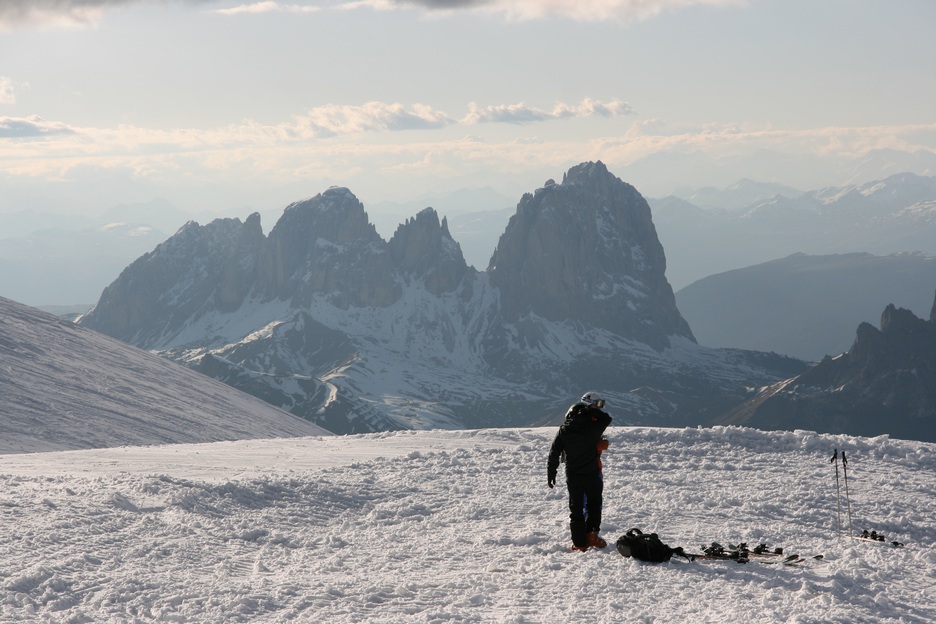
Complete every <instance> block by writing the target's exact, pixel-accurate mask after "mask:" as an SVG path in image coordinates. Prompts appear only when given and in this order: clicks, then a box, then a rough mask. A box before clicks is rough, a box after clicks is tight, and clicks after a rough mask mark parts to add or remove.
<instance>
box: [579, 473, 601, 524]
mask: <svg viewBox="0 0 936 624" xmlns="http://www.w3.org/2000/svg"><path fill="white" fill-rule="evenodd" d="M582 486H583V489H584V491H585V529H586V530H587V531H588V532H595V533H597V532H598V531H599V529H601V507H602V504H603V502H604V500H603V498H604V497H603V494H604V480H603V479H602V478H601V473H600V472H599V473H596V474H595V475H594V476H590V477H589V478H588V480H587V481H585V482H584V483H583V484H582Z"/></svg>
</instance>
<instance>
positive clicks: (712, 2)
mask: <svg viewBox="0 0 936 624" xmlns="http://www.w3.org/2000/svg"><path fill="white" fill-rule="evenodd" d="M746 3H747V0H593V1H590V2H582V1H581V0H356V1H353V2H348V3H346V4H345V5H344V6H346V7H349V8H357V7H371V8H373V9H376V10H382V11H388V10H398V9H410V10H414V9H415V10H423V11H429V12H435V13H454V12H456V11H474V12H478V13H487V14H495V15H497V14H500V15H503V16H504V17H506V18H507V19H511V20H518V21H524V20H535V19H543V18H547V17H554V16H555V17H562V18H567V19H572V20H575V21H582V22H601V21H613V22H620V23H629V22H633V21H637V20H642V19H648V18H651V17H654V16H656V15H659V14H660V13H663V12H665V11H675V10H679V9H684V8H687V7H691V6H712V7H723V6H741V5H745V4H746Z"/></svg>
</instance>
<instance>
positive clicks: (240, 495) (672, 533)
mask: <svg viewBox="0 0 936 624" xmlns="http://www.w3.org/2000/svg"><path fill="white" fill-rule="evenodd" d="M554 434H555V429H554V428H544V429H519V430H518V429H501V430H482V431H475V432H464V431H462V432H458V431H454V432H448V431H431V432H428V431H427V432H399V433H389V434H387V433H384V434H371V435H362V436H347V437H341V438H327V437H326V438H301V439H288V440H268V441H256V440H253V441H250V442H249V443H248V442H244V443H233V442H225V443H217V444H201V445H177V446H167V447H149V448H147V449H140V450H138V451H137V450H134V449H104V450H96V451H80V452H76V453H44V454H32V455H20V456H6V457H0V622H24V621H31V622H49V623H52V622H55V623H59V622H62V623H78V622H108V623H110V622H112V623H118V622H119V623H124V622H128V623H143V622H193V623H194V622H264V623H281V622H338V623H342V622H368V623H371V622H375V623H393V622H432V623H443V622H444V623H451V622H506V623H517V624H519V623H533V622H542V623H544V624H545V623H554V622H562V621H569V622H572V621H574V622H608V623H611V622H615V623H617V622H640V623H655V622H661V623H662V622H673V621H676V622H712V623H715V622H732V623H734V622H737V621H750V620H751V619H752V618H753V619H756V620H757V621H759V622H803V623H805V622H842V623H844V622H849V623H854V622H904V623H917V622H919V623H923V622H932V621H936V552H934V550H933V545H934V541H936V527H934V526H933V518H934V517H936V487H934V482H936V478H934V470H936V456H934V453H933V451H934V445H931V444H925V443H919V442H903V441H897V440H889V439H888V438H874V439H867V438H852V437H847V436H827V435H817V434H814V433H810V432H795V433H784V432H760V431H755V430H751V429H741V428H716V429H678V430H677V429H655V428H614V427H612V428H611V429H609V437H610V439H611V448H610V450H609V451H608V452H607V453H605V455H604V460H605V461H604V465H605V480H606V484H605V521H604V525H603V531H602V533H603V535H604V536H605V537H606V538H607V539H608V541H609V542H610V543H611V544H612V545H611V546H609V548H607V549H605V550H603V551H601V550H592V551H589V552H587V553H573V552H569V551H568V549H567V548H568V545H569V543H570V540H569V536H568V510H567V507H566V493H565V483H564V477H563V476H562V474H561V472H560V478H559V483H558V484H557V487H556V488H555V489H553V490H550V489H548V488H547V487H546V469H545V465H546V454H547V452H548V448H549V444H550V442H551V440H552V437H553V435H554ZM833 448H839V449H840V450H841V449H845V450H846V451H847V452H848V457H849V488H850V500H851V508H852V517H853V520H854V528H855V531H856V532H857V531H860V530H861V529H863V528H869V529H872V528H873V529H876V530H878V531H881V532H883V533H884V534H885V535H887V536H888V537H889V538H893V539H899V540H900V541H903V542H905V543H906V547H905V548H901V549H895V548H892V547H890V546H889V545H887V544H879V543H870V542H861V541H857V540H851V539H848V538H846V537H839V536H837V535H836V529H835V513H834V507H835V500H836V494H835V480H834V468H833V466H832V465H831V464H830V463H829V458H830V457H831V455H832V449H833ZM134 454H137V455H140V454H148V456H149V460H148V461H147V462H140V461H135V460H134V458H135V459H136V460H138V459H139V457H137V455H134ZM160 456H161V457H162V458H163V463H162V466H161V467H162V468H163V469H164V470H162V471H155V472H154V471H152V468H153V466H154V465H159V462H158V458H159V457H160ZM108 457H110V458H111V460H110V461H108V460H107V458H108ZM206 475H208V476H206ZM842 502H843V506H842V514H843V516H842V518H843V522H845V523H846V524H847V513H846V508H845V506H844V488H843V491H842ZM633 526H636V527H639V528H641V529H642V530H644V531H645V532H648V531H657V532H658V533H659V534H660V537H661V538H662V539H663V541H665V542H667V543H668V544H670V545H672V546H683V547H684V548H685V549H686V550H687V551H696V552H697V551H698V550H700V546H701V545H703V544H708V543H709V542H711V541H713V540H715V541H719V542H721V543H723V544H727V543H737V542H739V541H747V542H748V543H749V544H752V545H753V544H755V543H757V542H760V541H765V542H767V543H769V544H770V545H771V546H783V547H784V549H785V551H786V552H787V553H793V552H797V553H800V554H803V555H811V554H820V553H821V554H823V555H824V556H825V560H824V561H822V562H819V561H810V562H808V563H807V564H805V565H803V566H801V567H789V566H782V565H764V564H759V563H756V562H752V563H750V564H746V565H740V564H737V563H734V562H730V561H727V562H722V561H706V562H693V563H689V562H685V561H676V560H674V561H672V562H670V563H666V564H647V563H641V562H638V561H634V560H630V559H624V558H622V557H621V556H620V555H619V554H618V553H617V552H616V550H615V549H614V548H613V542H614V540H615V539H616V538H617V537H618V536H619V535H620V534H622V533H624V532H625V531H626V530H627V529H629V528H631V527H633Z"/></svg>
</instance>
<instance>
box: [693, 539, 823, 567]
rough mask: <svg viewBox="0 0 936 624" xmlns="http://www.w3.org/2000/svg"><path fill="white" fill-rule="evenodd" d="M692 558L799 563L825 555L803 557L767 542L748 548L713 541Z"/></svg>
mask: <svg viewBox="0 0 936 624" xmlns="http://www.w3.org/2000/svg"><path fill="white" fill-rule="evenodd" d="M688 556H689V557H690V560H692V561H695V560H702V561H707V560H708V561H734V562H736V563H749V562H751V561H754V562H756V563H763V564H768V565H771V564H780V565H787V566H791V565H799V564H802V563H806V562H807V561H822V560H823V555H812V556H810V557H802V556H800V555H795V554H794V555H786V556H784V554H783V549H782V548H774V549H772V550H771V549H770V548H768V547H767V545H766V544H758V545H757V546H755V547H754V548H748V547H747V544H743V543H742V544H738V545H737V546H735V545H732V544H729V545H728V547H727V548H725V547H724V546H722V545H721V544H719V543H718V542H712V544H711V545H710V546H703V547H702V553H700V554H689V555H688Z"/></svg>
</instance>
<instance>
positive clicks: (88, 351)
mask: <svg viewBox="0 0 936 624" xmlns="http://www.w3.org/2000/svg"><path fill="white" fill-rule="evenodd" d="M325 433H327V432H326V431H325V430H324V429H322V428H320V427H318V426H316V425H314V424H312V423H310V422H307V421H305V420H302V419H300V418H298V417H296V416H293V415H292V414H288V413H286V412H284V411H282V410H280V409H277V408H275V407H273V406H271V405H269V404H268V403H265V402H263V401H261V400H259V399H257V398H254V397H252V396H250V395H247V394H244V393H242V392H239V391H237V390H234V389H233V388H231V387H230V386H227V385H225V384H222V383H220V382H217V381H215V380H213V379H210V378H208V377H206V376H204V375H201V374H199V373H196V372H194V371H191V370H189V369H187V368H185V367H184V366H181V365H179V364H176V363H174V362H170V361H168V360H166V359H165V358H161V357H159V356H157V355H154V354H152V353H147V352H146V351H142V350H141V349H137V348H136V347H131V346H130V345H128V344H125V343H123V342H120V341H118V340H114V339H113V338H110V337H108V336H105V335H103V334H99V333H97V332H94V331H91V330H89V329H87V328H86V327H80V326H78V325H75V324H74V323H72V322H71V321H67V320H64V319H62V318H58V317H55V316H53V315H51V314H47V313H45V312H42V311H40V310H37V309H35V308H30V307H28V306H25V305H22V304H19V303H16V302H14V301H10V300H9V299H4V298H2V297H0V453H22V452H25V453H28V452H35V451H55V450H69V449H76V448H94V447H104V446H120V445H130V444H132V445H143V444H170V443H191V442H215V441H220V440H238V439H245V438H273V437H290V436H308V435H322V434H325Z"/></svg>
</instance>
